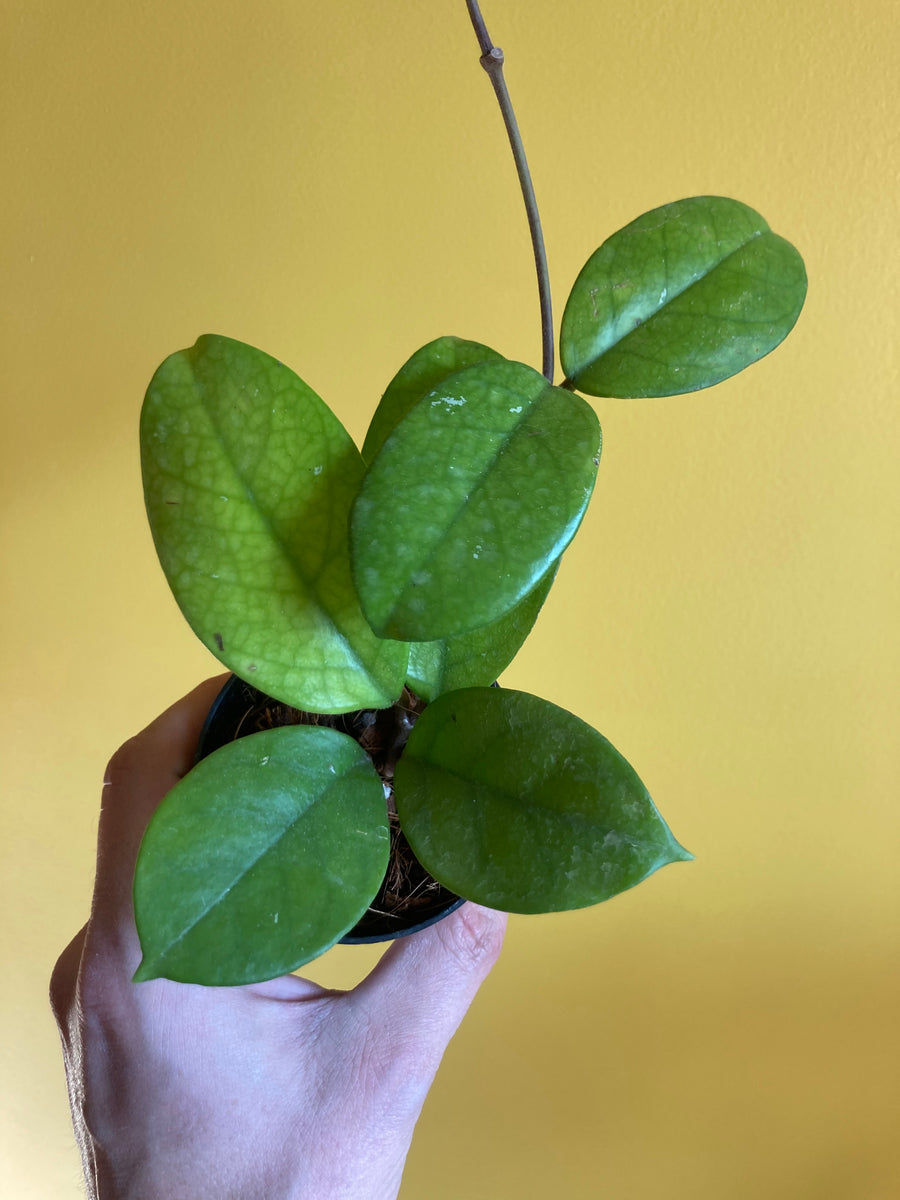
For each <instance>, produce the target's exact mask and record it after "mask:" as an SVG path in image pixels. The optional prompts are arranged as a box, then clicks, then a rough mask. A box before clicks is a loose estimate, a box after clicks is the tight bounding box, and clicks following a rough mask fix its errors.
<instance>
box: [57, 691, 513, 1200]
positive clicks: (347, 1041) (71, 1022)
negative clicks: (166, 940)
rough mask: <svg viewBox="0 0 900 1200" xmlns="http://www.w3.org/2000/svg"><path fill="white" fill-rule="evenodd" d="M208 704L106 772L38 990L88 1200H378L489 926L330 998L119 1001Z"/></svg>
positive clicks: (495, 930) (316, 991) (272, 989)
mask: <svg viewBox="0 0 900 1200" xmlns="http://www.w3.org/2000/svg"><path fill="white" fill-rule="evenodd" d="M220 686H221V680H220V679H214V680H209V681H207V682H206V683H205V684H202V685H201V686H200V687H198V688H196V689H195V690H194V691H193V692H191V694H190V695H189V696H186V697H185V698H184V699H183V700H181V701H179V702H178V703H177V704H175V705H174V706H173V707H172V708H170V709H169V710H168V711H167V712H165V713H163V714H162V716H160V717H158V718H157V719H156V720H155V721H154V722H153V723H152V724H151V725H150V726H149V727H148V728H147V729H145V730H144V731H143V733H141V734H139V735H138V736H137V737H135V738H133V739H132V740H131V741H129V742H127V743H126V744H125V745H124V746H123V747H122V748H121V749H120V750H119V751H118V752H117V754H116V755H115V756H114V758H113V759H112V761H111V763H110V765H109V768H108V770H107V774H106V779H105V782H104V791H103V804H102V808H101V814H100V830H99V840H98V858H97V878H96V884H95V891H94V903H93V908H92V913H91V917H90V920H89V921H88V923H87V925H86V926H85V927H84V928H83V929H82V930H81V932H80V933H79V934H78V935H77V936H76V937H75V939H74V940H73V941H72V942H71V944H70V945H69V946H68V947H67V949H66V950H65V951H64V952H63V954H62V955H61V957H60V959H59V961H58V963H57V964H56V969H55V970H54V973H53V979H52V982H51V1002H52V1005H53V1010H54V1014H55V1016H56V1019H57V1022H58V1024H59V1028H60V1033H61V1036H62V1043H63V1053H64V1058H65V1065H66V1073H67V1076H68V1084H69V1096H70V1099H71V1103H72V1111H73V1118H74V1122H75V1131H76V1136H77V1138H78V1141H79V1145H80V1148H81V1152H82V1157H83V1162H84V1169H85V1175H86V1178H87V1182H88V1194H89V1196H91V1197H92V1198H97V1197H100V1198H102V1200H108V1198H113V1197H128V1198H129V1200H155V1198H157V1197H158V1198H160V1200H162V1198H163V1197H164V1198H165V1200H182V1198H183V1200H187V1198H188V1197H190V1200H203V1198H204V1197H209V1198H210V1200H212V1198H213V1197H214V1198H215V1200H223V1198H225V1197H228V1198H233V1200H239V1198H244V1197H246V1198H248V1200H249V1198H253V1200H257V1198H258V1197H260V1196H265V1197H267V1200H279V1198H281V1197H292V1198H304V1200H307V1198H308V1200H313V1198H315V1200H332V1198H337V1197H341V1198H342V1200H357V1198H358V1200H389V1198H393V1197H396V1195H397V1192H398V1190H399V1187H400V1177H401V1174H402V1171H403V1164H404V1161H405V1158H406V1154H407V1151H408V1149H409V1144H410V1140H411V1138H412V1132H413V1128H414V1126H415V1122H416V1119H417V1117H418V1115H419V1112H420V1110H421V1107H422V1104H423V1102H424V1099H425V1096H426V1094H427V1091H428V1088H429V1086H430V1084H431V1081H432V1079H433V1078H434V1073H435V1071H436V1070H437V1067H438V1064H439V1063H440V1060H441V1056H442V1054H443V1052H444V1049H445V1047H446V1045H447V1043H448V1041H449V1040H450V1038H451V1037H452V1035H453V1033H454V1032H455V1030H456V1028H457V1026H458V1025H459V1022H460V1021H461V1019H462V1017H463V1015H464V1014H465V1012H466V1010H467V1008H468V1006H469V1004H470V1003H471V1001H472V999H473V997H474V995H475V993H476V991H477V990H478V987H479V985H480V984H481V983H482V981H483V980H484V978H485V977H486V975H487V974H488V972H489V971H490V969H491V967H492V965H493V963H494V962H495V960H496V958H497V955H498V953H499V951H500V946H501V943H502V939H503V929H504V923H505V918H504V917H503V916H502V915H501V914H499V913H494V912H492V911H490V910H488V909H483V908H479V907H477V906H475V905H472V904H466V905H464V906H463V907H462V908H461V909H459V910H458V911H457V912H455V913H453V914H452V915H451V916H449V917H448V918H447V919H446V920H444V921H441V922H440V923H439V924H437V925H434V926H432V927H431V928H430V929H427V930H425V931H423V932H422V933H419V934H416V935H414V936H413V937H411V938H407V939H401V940H400V941H397V942H395V943H394V944H393V945H392V946H391V948H390V949H389V950H388V951H387V953H386V954H385V955H384V957H383V958H382V960H381V962H380V963H379V964H378V966H377V967H376V968H375V970H374V971H373V972H372V973H371V974H370V975H369V976H368V978H367V979H365V980H364V981H363V982H362V983H361V984H359V986H358V987H356V988H354V989H353V990H352V991H350V992H346V993H341V992H333V991H327V990H325V989H323V988H321V987H319V986H318V985H317V984H315V983H312V982H310V981H308V980H304V979H300V978H298V977H296V976H293V975H288V976H284V977H282V978H280V979H274V980H271V981H269V982H267V983H260V984H253V985H250V986H246V987H234V988H203V987H197V986H194V985H190V984H180V983H172V982H171V981H169V980H166V979H156V980H152V981H150V982H147V983H140V984H133V983H132V982H131V977H132V974H133V972H134V970H135V968H136V967H137V964H138V962H139V961H140V957H141V951H140V946H139V943H138V938H137V932H136V930H135V927H134V918H133V910H132V901H131V881H132V875H133V872H134V863H135V859H136V856H137V851H138V846H139V844H140V840H141V836H142V834H143V831H144V829H145V828H146V825H147V822H148V821H149V819H150V816H151V815H152V813H153V811H154V810H155V808H156V806H157V804H158V803H159V802H160V800H161V799H162V797H163V796H164V795H165V794H166V792H168V791H169V789H170V788H171V787H172V786H173V785H174V784H175V783H176V782H177V781H178V780H179V779H180V778H181V777H182V776H183V775H185V774H186V773H187V771H188V770H189V768H190V766H191V763H192V760H193V754H194V748H195V746H196V742H197V737H198V733H199V730H200V727H201V725H202V723H203V719H204V716H205V714H206V712H207V710H208V709H209V706H210V704H211V703H212V700H213V699H214V697H215V695H216V693H217V691H218V689H219V687H220Z"/></svg>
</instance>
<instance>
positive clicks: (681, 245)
mask: <svg viewBox="0 0 900 1200" xmlns="http://www.w3.org/2000/svg"><path fill="white" fill-rule="evenodd" d="M805 296H806V271H805V269H804V266H803V260H802V259H801V257H800V255H799V254H798V253H797V251H796V250H795V249H794V247H793V246H792V245H791V244H790V243H789V242H786V241H785V240H784V239H783V238H780V237H778V236H777V235H776V234H774V233H772V231H771V230H770V229H769V226H768V225H767V224H766V222H765V221H764V220H763V218H762V217H761V216H760V215H759V213H757V212H754V211H753V209H752V208H748V207H747V206H746V205H745V204H740V203H739V202H738V201H737V200H728V199H725V198H723V197H720V196H694V197H693V198H692V199H688V200H679V201H677V202H675V203H674V204H665V205H663V206H662V207H661V208H656V209H654V210H653V211H652V212H648V213H645V214H644V215H643V216H642V217H638V219H637V220H636V221H632V222H631V224H630V225H626V226H625V228H624V229H620V230H619V232H618V233H615V234H613V236H612V237H611V238H609V239H608V240H607V241H605V242H604V243H603V245H602V246H601V247H600V249H599V250H597V251H596V252H595V253H594V254H593V255H592V256H591V257H590V258H589V259H588V261H587V263H586V264H585V266H584V268H583V269H582V271H581V274H580V275H579V276H578V278H577V279H576V281H575V286H574V287H573V288H572V293H571V295H570V296H569V300H568V303H567V304H566V310H565V313H564V314H563V319H562V329H561V333H560V356H561V358H562V364H563V369H564V371H565V372H566V375H567V376H568V379H569V381H570V382H571V384H572V385H574V386H575V387H577V388H579V389H580V390H581V391H583V392H587V393H588V394H590V395H593V396H626V397H638V396H671V395H675V394H676V393H679V392H692V391H695V390H696V389H697V388H704V387H710V386H711V385H712V384H714V383H719V382H720V381H721V380H723V379H727V378H728V377H729V376H731V375H735V374H737V372H738V371H742V370H743V369H744V367H747V366H749V365H750V364H751V363H753V362H756V360H757V359H759V358H762V357H763V356H764V355H766V354H768V353H769V352H770V351H771V350H774V349H775V347H776V346H777V345H778V343H779V342H780V341H782V339H783V338H785V337H786V336H787V334H788V333H789V332H790V330H791V329H792V328H793V325H794V322H795V321H796V320H797V317H798V316H799V315H800V309H801V308H802V307H803V300H804V298H805Z"/></svg>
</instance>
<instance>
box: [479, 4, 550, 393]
mask: <svg viewBox="0 0 900 1200" xmlns="http://www.w3.org/2000/svg"><path fill="white" fill-rule="evenodd" d="M466 7H467V8H468V10H469V16H470V18H471V20H472V26H473V28H474V30H475V35H476V37H477V38H478V45H479V46H480V47H481V65H482V66H483V67H484V69H485V70H486V71H487V73H488V75H489V76H490V80H491V83H492V85H493V88H494V92H495V94H496V96H497V103H498V104H499V105H500V112H501V114H502V116H503V123H504V125H505V126H506V132H507V135H508V136H509V144H510V146H511V148H512V152H513V158H514V159H515V163H516V172H517V173H518V176H519V184H520V186H521V188H522V199H523V200H524V201H525V212H526V213H527V215H528V228H529V230H530V231H531V245H532V249H533V250H534V265H535V269H536V271H537V278H538V295H539V296H540V301H541V342H542V347H543V367H542V370H543V374H544V376H545V378H546V379H547V380H548V382H550V383H552V382H553V372H554V354H553V309H552V307H551V303H550V273H549V271H548V270H547V253H546V251H545V249H544V235H543V232H542V231H541V218H540V216H539V214H538V206H537V200H536V199H535V195H534V185H533V184H532V182H531V172H530V171H529V170H528V160H527V159H526V157H525V148H524V146H523V145H522V135H521V134H520V133H519V126H518V123H517V121H516V114H515V113H514V112H513V106H512V101H511V100H510V98H509V92H508V90H507V87H506V80H505V79H504V77H503V51H502V50H501V49H500V48H499V46H495V45H494V44H493V42H492V41H491V38H490V34H489V33H488V31H487V29H486V28H485V24H484V18H483V17H482V15H481V9H480V8H479V6H478V0H466Z"/></svg>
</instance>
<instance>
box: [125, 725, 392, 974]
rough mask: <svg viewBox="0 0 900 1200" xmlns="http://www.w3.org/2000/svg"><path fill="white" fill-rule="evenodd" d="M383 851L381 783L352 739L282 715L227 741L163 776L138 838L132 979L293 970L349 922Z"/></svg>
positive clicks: (369, 888)
mask: <svg viewBox="0 0 900 1200" xmlns="http://www.w3.org/2000/svg"><path fill="white" fill-rule="evenodd" d="M387 861H388V829H387V816H386V808H385V801H384V790H383V787H382V783H381V780H380V779H379V777H378V775H377V774H376V772H375V768H374V767H373V766H372V762H371V760H370V758H369V757H368V755H367V754H366V753H365V751H364V750H362V749H361V748H360V747H359V746H358V745H357V743H356V742H355V741H354V740H353V739H352V738H350V737H348V736H347V735H346V734H343V733H338V732H337V731H336V730H334V729H327V728H324V727H317V726H311V725H294V726H287V727H285V728H280V729H270V730H266V731H265V732H263V733H255V734H251V735H249V736H248V737H245V738H242V739H240V740H239V741H236V742H230V743H229V744H228V745H227V746H223V747H222V748H221V749H220V750H217V751H216V752H215V753H214V754H211V755H210V756H209V757H208V758H205V759H203V760H202V762H200V763H198V764H197V766H196V767H194V769H193V770H192V771H191V772H190V774H189V775H187V776H185V778H184V779H183V780H182V781H181V782H180V783H178V784H176V786H175V787H174V788H173V789H172V791H171V792H169V794H168V795H167V796H166V798H165V799H164V800H163V802H162V804H161V805H160V806H159V808H158V810H157V811H156V813H155V814H154V816H153V819H152V820H151V822H150V825H149V827H148V829H147V832H146V833H145V835H144V840H143V843H142V844H141V851H140V855H139V857H138V863H137V869H136V871H135V879H134V906H135V919H136V922H137V927H138V933H139V934H140V939H141V947H142V949H143V954H144V957H143V961H142V962H141V965H140V967H139V968H138V970H137V973H136V975H135V979H136V980H142V979H154V978H158V977H160V976H164V977H166V978H168V979H176V980H179V981H180V982H182V983H205V984H239V983H253V982H256V981H259V980H262V979H271V978H274V977H275V976H276V975H282V974H284V973H285V972H288V971H293V970H295V969H296V968H297V967H299V966H301V965H302V964H303V963H305V962H309V960H310V959H312V958H315V957H316V956H317V955H318V954H321V953H322V952H323V951H324V950H327V949H328V947H329V946H331V945H332V944H333V943H334V942H336V941H337V940H338V939H339V938H340V937H342V936H343V934H344V933H346V932H347V930H348V929H350V928H352V927H353V925H355V924H356V922H357V920H358V919H359V918H360V917H361V916H362V914H363V913H364V912H365V910H366V908H367V907H368V904H369V901H370V900H371V899H372V897H373V896H374V895H375V893H376V891H377V890H378V887H379V884H380V883H381V880H382V879H383V877H384V873H385V870H386V869H387Z"/></svg>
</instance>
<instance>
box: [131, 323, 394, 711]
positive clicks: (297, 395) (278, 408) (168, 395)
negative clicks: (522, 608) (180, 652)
mask: <svg viewBox="0 0 900 1200" xmlns="http://www.w3.org/2000/svg"><path fill="white" fill-rule="evenodd" d="M141 462H142V466H143V472H144V493H145V497H146V502H147V512H148V515H149V517H150V526H151V529H152V531H153V538H154V541H155V543H156V548H157V551H158V553H159V558H160V562H161V563H162V566H163V570H164V571H165V573H166V576H167V578H168V580H169V583H170V585H171V587H172V591H173V592H174V594H175V598H176V600H177V601H178V604H179V606H180V607H181V610H182V612H183V613H184V615H185V616H186V617H187V619H188V621H189V622H190V624H191V626H192V628H193V629H194V631H195V632H196V633H197V635H198V636H199V637H200V638H201V640H202V641H203V642H204V644H205V645H206V646H207V647H208V648H209V649H210V650H211V651H212V652H213V654H215V655H216V657H217V658H219V659H220V660H221V661H222V662H223V663H225V665H226V666H228V667H229V668H230V669H231V670H232V671H234V672H235V674H237V675H239V676H240V677H241V678H242V679H245V680H247V681H248V682H250V683H252V684H254V685H255V686H256V687H258V688H260V689H261V690H263V691H265V692H267V693H268V694H269V695H271V696H274V697H276V698H277V699H279V700H282V701H284V702H285V703H288V704H292V705H294V706H295V707H297V708H305V709H309V710H311V711H314V712H326V713H333V712H349V711H352V710H353V709H357V708H367V707H377V708H380V707H385V706H387V705H390V704H392V703H393V701H394V700H395V699H396V698H397V696H398V695H399V694H400V691H401V689H402V687H403V678H404V675H405V672H406V663H407V657H408V655H407V650H406V648H405V647H404V646H402V645H399V644H398V643H397V642H388V641H383V640H381V639H379V638H378V637H376V636H375V634H374V633H373V632H372V630H371V628H370V627H369V625H368V623H367V622H366V620H365V617H364V616H363V614H362V611H361V609H360V607H359V601H358V599H357V597H356V591H355V588H354V586H353V581H352V578H351V574H350V559H349V547H348V541H347V524H348V519H349V512H350V505H351V502H352V500H353V497H354V495H355V494H356V491H357V488H358V487H359V484H360V481H361V479H362V475H363V464H362V459H361V458H360V455H359V452H358V451H357V449H356V447H355V446H354V445H353V443H352V441H351V440H350V437H349V435H348V434H347V433H346V431H345V430H344V428H343V426H342V425H341V423H340V422H339V421H338V420H337V418H336V417H335V416H333V414H332V413H331V411H330V410H329V409H328V407H327V406H326V405H325V404H324V403H323V402H322V400H320V399H319V397H318V396H317V395H316V394H315V392H314V391H312V389H311V388H309V387H307V385H306V384H305V383H304V382H303V381H302V380H301V379H298V377H297V376H296V375H295V374H294V373H293V371H291V370H289V368H287V367H285V366H283V365H282V364H281V363H279V362H276V360H275V359H274V358H271V357H270V356H269V355H268V354H264V353H263V352H262V351H261V350H255V349H254V348H253V347H252V346H245V345H244V344H243V343H241V342H236V341H233V340H231V339H230V338H224V337H217V336H212V335H208V336H205V337H201V338H200V339H199V341H198V342H197V343H196V345H195V346H193V347H192V348H191V349H190V350H181V351H179V352H178V353H177V354H173V355H171V357H169V358H167V359H166V361H165V362H164V363H163V364H162V366H161V367H160V368H159V370H158V371H157V372H156V374H155V375H154V377H153V380H152V382H151V384H150V387H149V389H148V391H147V396H146V399H145V401H144V408H143V412H142V414H141Z"/></svg>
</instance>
